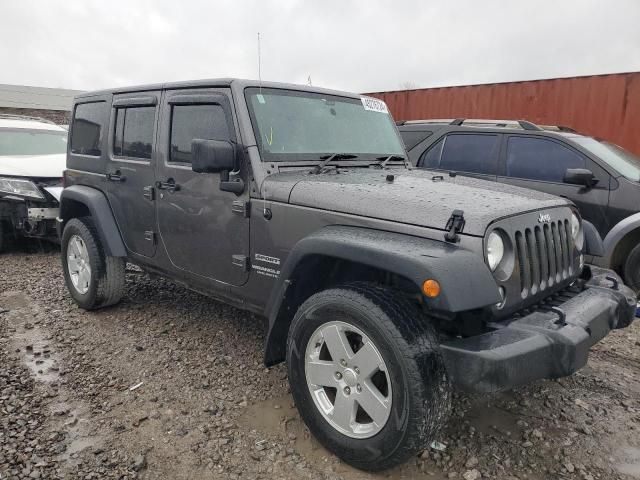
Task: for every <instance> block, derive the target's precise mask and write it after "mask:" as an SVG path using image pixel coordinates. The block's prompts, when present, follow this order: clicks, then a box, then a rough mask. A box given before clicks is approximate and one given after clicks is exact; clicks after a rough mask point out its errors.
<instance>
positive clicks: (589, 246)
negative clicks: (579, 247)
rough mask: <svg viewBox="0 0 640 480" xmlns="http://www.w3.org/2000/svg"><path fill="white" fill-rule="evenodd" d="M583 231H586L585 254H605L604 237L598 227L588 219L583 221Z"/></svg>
mask: <svg viewBox="0 0 640 480" xmlns="http://www.w3.org/2000/svg"><path fill="white" fill-rule="evenodd" d="M582 231H583V232H584V253H585V255H595V256H597V257H602V256H603V255H604V244H603V242H602V237H601V236H600V234H599V233H598V230H597V229H596V227H595V226H594V225H593V224H592V223H591V222H587V221H586V220H583V221H582Z"/></svg>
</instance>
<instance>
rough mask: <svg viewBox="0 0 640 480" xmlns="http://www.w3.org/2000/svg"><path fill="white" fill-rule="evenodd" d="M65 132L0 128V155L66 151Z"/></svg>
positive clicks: (45, 153) (43, 153)
mask: <svg viewBox="0 0 640 480" xmlns="http://www.w3.org/2000/svg"><path fill="white" fill-rule="evenodd" d="M66 151H67V132H62V131H55V130H28V129H25V128H15V129H11V128H8V129H4V128H3V129H0V156H4V155H49V154H52V153H66Z"/></svg>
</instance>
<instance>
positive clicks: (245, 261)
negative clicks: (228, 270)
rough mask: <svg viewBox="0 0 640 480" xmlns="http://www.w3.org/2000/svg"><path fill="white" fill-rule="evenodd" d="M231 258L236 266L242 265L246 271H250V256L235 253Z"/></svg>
mask: <svg viewBox="0 0 640 480" xmlns="http://www.w3.org/2000/svg"><path fill="white" fill-rule="evenodd" d="M231 258H232V262H233V266H234V267H240V268H241V269H242V270H243V271H244V272H248V271H249V267H250V265H249V257H247V256H246V255H233V256H232V257H231Z"/></svg>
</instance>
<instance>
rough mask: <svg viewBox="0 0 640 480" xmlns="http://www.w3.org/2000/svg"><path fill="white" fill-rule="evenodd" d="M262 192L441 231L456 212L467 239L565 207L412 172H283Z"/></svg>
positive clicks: (541, 196)
mask: <svg viewBox="0 0 640 480" xmlns="http://www.w3.org/2000/svg"><path fill="white" fill-rule="evenodd" d="M388 175H393V176H394V179H393V181H388V180H387V176H388ZM263 191H264V192H266V195H265V197H266V198H268V199H273V200H275V201H283V202H288V203H291V204H295V205H300V206H304V207H311V208H319V209H324V210H330V211H334V212H340V213H347V214H351V215H359V216H365V217H371V218H378V219H382V220H389V221H392V222H400V223H405V224H410V225H418V226H423V227H428V228H436V229H441V230H444V228H445V226H446V224H447V220H448V219H449V217H450V216H451V214H452V212H453V211H454V210H462V211H464V218H465V221H466V225H465V228H464V233H465V234H471V235H484V233H485V230H486V228H487V227H488V226H489V224H490V223H492V222H494V221H495V220H498V219H500V218H504V217H509V216H512V215H516V214H519V213H523V212H530V211H533V210H540V209H546V208H553V207H559V206H566V205H567V204H568V203H569V202H567V201H566V200H564V199H562V198H560V197H556V196H553V195H548V194H546V193H542V192H538V191H535V190H528V189H524V188H519V187H514V186H511V185H505V184H501V183H497V182H490V181H486V180H479V179H475V178H470V177H464V176H461V175H457V176H455V177H450V176H449V175H447V174H444V175H443V174H442V173H436V172H430V171H428V170H417V169H416V170H401V169H398V170H373V169H365V168H356V169H352V170H341V171H340V173H335V172H333V173H325V174H319V175H313V174H309V173H307V172H300V171H296V172H285V173H278V174H275V175H271V176H270V177H267V179H266V180H265V183H264V185H263Z"/></svg>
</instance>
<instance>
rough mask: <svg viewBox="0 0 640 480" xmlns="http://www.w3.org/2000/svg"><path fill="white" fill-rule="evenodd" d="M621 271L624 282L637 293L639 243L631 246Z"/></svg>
mask: <svg viewBox="0 0 640 480" xmlns="http://www.w3.org/2000/svg"><path fill="white" fill-rule="evenodd" d="M622 273H623V277H624V283H625V284H626V285H627V286H628V287H629V288H631V289H633V291H634V292H636V295H638V294H639V293H640V244H638V245H636V246H635V247H633V249H631V251H630V252H629V255H627V260H626V261H625V263H624V265H623V272H622Z"/></svg>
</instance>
